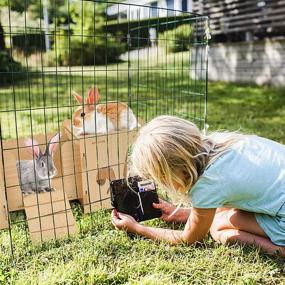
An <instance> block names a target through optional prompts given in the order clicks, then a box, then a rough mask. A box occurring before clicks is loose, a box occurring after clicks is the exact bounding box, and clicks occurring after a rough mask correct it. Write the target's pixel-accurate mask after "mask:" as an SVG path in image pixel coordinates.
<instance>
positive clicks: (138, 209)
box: [110, 176, 162, 222]
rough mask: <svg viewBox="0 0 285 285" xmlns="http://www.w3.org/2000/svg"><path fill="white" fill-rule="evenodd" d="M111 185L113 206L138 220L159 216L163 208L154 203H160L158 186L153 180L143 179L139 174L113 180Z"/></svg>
mask: <svg viewBox="0 0 285 285" xmlns="http://www.w3.org/2000/svg"><path fill="white" fill-rule="evenodd" d="M110 186H111V203H112V206H113V207H114V208H115V209H116V210H118V211H119V212H121V213H124V214H128V215H130V216H132V217H133V218H134V219H135V220H136V221H138V222H140V221H145V220H150V219H154V218H159V217H160V216H161V215H162V213H161V210H159V209H155V208H153V206H152V203H159V200H158V196H157V192H156V187H155V184H154V182H153V181H151V180H142V179H141V178H140V177H138V176H134V177H129V178H128V182H127V180H126V179H119V180H113V181H111V183H110Z"/></svg>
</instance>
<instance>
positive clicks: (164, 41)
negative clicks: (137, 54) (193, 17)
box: [158, 24, 192, 52]
mask: <svg viewBox="0 0 285 285" xmlns="http://www.w3.org/2000/svg"><path fill="white" fill-rule="evenodd" d="M191 35H192V28H191V25H190V24H184V25H180V26H178V27H177V28H174V29H172V30H167V31H165V32H163V33H160V34H159V36H158V39H159V45H162V46H167V49H168V51H169V52H179V51H187V50H189V49H190V46H191V41H190V40H191Z"/></svg>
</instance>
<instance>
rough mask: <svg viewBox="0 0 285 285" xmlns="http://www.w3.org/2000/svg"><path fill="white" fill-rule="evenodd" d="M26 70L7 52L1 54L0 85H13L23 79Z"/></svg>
mask: <svg viewBox="0 0 285 285" xmlns="http://www.w3.org/2000/svg"><path fill="white" fill-rule="evenodd" d="M24 76H25V74H24V69H23V67H22V66H21V64H20V63H19V62H16V61H15V60H14V59H13V58H11V56H10V55H9V54H8V53H7V52H6V51H1V52H0V85H4V84H12V83H13V82H15V81H17V80H19V79H23V78H24Z"/></svg>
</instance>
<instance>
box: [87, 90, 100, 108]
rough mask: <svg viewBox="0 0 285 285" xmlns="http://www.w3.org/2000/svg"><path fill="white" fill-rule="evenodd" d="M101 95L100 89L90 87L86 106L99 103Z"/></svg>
mask: <svg viewBox="0 0 285 285" xmlns="http://www.w3.org/2000/svg"><path fill="white" fill-rule="evenodd" d="M99 99H100V94H99V90H98V88H97V87H96V86H95V87H90V88H89V90H88V96H87V98H86V104H88V105H94V104H96V103H98V102H99Z"/></svg>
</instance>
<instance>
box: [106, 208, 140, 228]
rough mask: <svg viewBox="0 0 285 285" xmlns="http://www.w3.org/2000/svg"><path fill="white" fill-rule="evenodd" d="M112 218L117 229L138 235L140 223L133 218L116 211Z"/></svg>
mask: <svg viewBox="0 0 285 285" xmlns="http://www.w3.org/2000/svg"><path fill="white" fill-rule="evenodd" d="M111 217H112V224H113V225H114V226H115V228H116V229H118V230H126V231H128V232H132V233H136V231H137V227H138V225H139V223H138V222H137V221H136V220H135V219H134V218H133V217H131V216H129V215H126V214H123V213H120V212H118V211H117V210H116V209H114V210H113V211H112V214H111Z"/></svg>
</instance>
